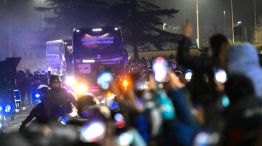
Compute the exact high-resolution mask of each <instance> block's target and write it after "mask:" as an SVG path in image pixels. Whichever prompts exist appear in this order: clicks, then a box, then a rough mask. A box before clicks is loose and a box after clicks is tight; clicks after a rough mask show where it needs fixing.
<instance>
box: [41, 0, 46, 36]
mask: <svg viewBox="0 0 262 146" xmlns="http://www.w3.org/2000/svg"><path fill="white" fill-rule="evenodd" d="M44 1H45V0H42V7H44V6H45V2H44ZM41 15H42V29H43V31H45V12H41Z"/></svg>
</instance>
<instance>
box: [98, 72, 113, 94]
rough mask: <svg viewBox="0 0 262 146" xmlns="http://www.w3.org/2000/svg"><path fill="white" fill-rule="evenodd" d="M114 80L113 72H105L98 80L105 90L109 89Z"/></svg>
mask: <svg viewBox="0 0 262 146" xmlns="http://www.w3.org/2000/svg"><path fill="white" fill-rule="evenodd" d="M112 80H113V75H112V73H111V72H108V71H105V72H102V73H100V75H99V76H98V78H97V84H98V85H99V86H100V87H101V88H102V89H104V90H107V89H109V86H110V82H111V81H112Z"/></svg>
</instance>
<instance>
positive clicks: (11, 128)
mask: <svg viewBox="0 0 262 146" xmlns="http://www.w3.org/2000/svg"><path fill="white" fill-rule="evenodd" d="M29 112H30V109H28V110H25V111H20V112H18V113H16V114H15V118H14V120H11V118H10V117H7V129H5V132H7V133H11V132H17V131H18V130H19V127H20V125H21V123H22V121H23V120H24V119H25V118H26V116H27V115H28V114H29Z"/></svg>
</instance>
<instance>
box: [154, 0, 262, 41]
mask: <svg viewBox="0 0 262 146" xmlns="http://www.w3.org/2000/svg"><path fill="white" fill-rule="evenodd" d="M233 3H234V19H235V20H234V21H235V23H237V21H242V25H243V26H244V27H246V28H247V35H248V37H252V36H253V31H254V1H253V0H233ZM256 3H257V17H258V18H259V15H260V16H261V15H262V7H261V6H262V0H256ZM199 4H200V6H199V12H200V14H199V17H200V35H201V36H200V37H201V42H202V43H203V42H204V41H206V40H207V35H208V33H210V31H212V30H213V29H214V27H215V26H216V27H217V31H219V32H223V29H224V14H223V11H224V10H225V11H226V35H228V36H231V5H230V0H199ZM159 5H160V6H161V7H165V8H175V9H178V10H179V11H180V12H179V13H178V14H177V15H176V17H175V18H174V19H169V20H167V22H168V24H170V25H176V26H181V24H183V22H184V20H185V19H190V20H191V21H193V23H195V22H196V14H195V10H196V9H195V0H159Z"/></svg>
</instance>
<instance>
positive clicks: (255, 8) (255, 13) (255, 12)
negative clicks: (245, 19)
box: [254, 0, 257, 43]
mask: <svg viewBox="0 0 262 146" xmlns="http://www.w3.org/2000/svg"><path fill="white" fill-rule="evenodd" d="M254 17H255V43H257V6H256V0H254Z"/></svg>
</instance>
